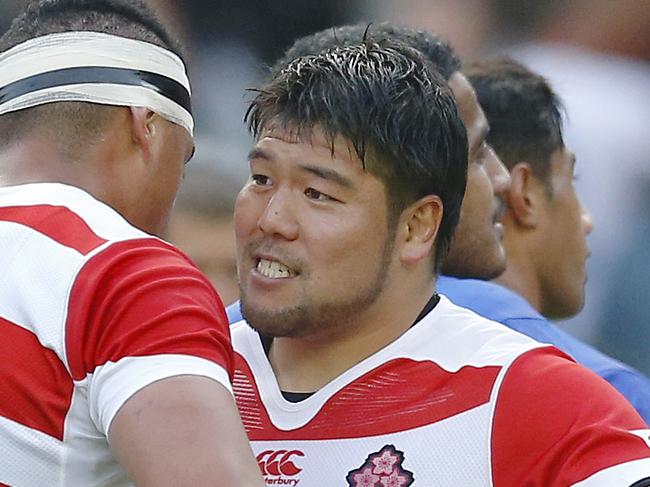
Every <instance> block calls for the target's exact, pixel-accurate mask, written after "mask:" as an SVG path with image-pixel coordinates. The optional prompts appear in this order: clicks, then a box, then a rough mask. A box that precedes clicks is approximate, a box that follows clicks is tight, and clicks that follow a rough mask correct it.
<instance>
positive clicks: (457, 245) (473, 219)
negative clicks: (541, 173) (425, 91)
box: [442, 73, 510, 279]
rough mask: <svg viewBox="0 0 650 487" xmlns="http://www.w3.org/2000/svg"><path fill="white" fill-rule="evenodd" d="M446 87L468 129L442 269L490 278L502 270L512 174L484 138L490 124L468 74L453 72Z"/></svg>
mask: <svg viewBox="0 0 650 487" xmlns="http://www.w3.org/2000/svg"><path fill="white" fill-rule="evenodd" d="M449 86H450V87H451V90H452V91H453V93H454V97H455V98H456V102H457V103H458V108H459V110H460V115H461V118H462V119H463V122H464V123H465V127H466V128H467V141H468V145H469V159H468V167H467V189H466V191H465V197H464V199H463V204H462V207H461V215H460V221H459V223H458V228H457V229H456V232H455V233H454V237H453V239H452V242H451V248H450V250H449V255H448V256H447V257H446V258H445V261H444V262H443V265H442V273H443V274H447V275H451V276H457V277H471V278H476V279H491V278H493V277H496V276H498V275H499V274H501V273H502V272H503V271H504V270H505V266H506V254H505V250H504V247H503V243H502V240H503V227H502V226H501V223H500V219H501V216H502V214H503V211H504V208H505V205H504V203H503V201H504V200H503V196H504V193H505V191H506V190H507V189H508V188H509V187H510V174H509V173H508V170H507V168H506V167H505V166H504V165H503V163H502V162H501V160H500V159H499V158H498V156H497V155H496V154H495V153H494V151H493V150H492V148H491V147H490V146H489V145H488V144H487V143H486V141H485V139H486V137H487V134H488V129H489V128H488V123H487V120H486V118H485V115H484V114H483V110H482V109H481V107H480V105H479V104H478V101H477V99H476V94H475V93H474V89H473V88H472V87H471V85H470V84H469V82H468V81H467V78H465V76H464V75H462V74H461V73H455V74H454V75H453V76H452V77H451V78H450V79H449Z"/></svg>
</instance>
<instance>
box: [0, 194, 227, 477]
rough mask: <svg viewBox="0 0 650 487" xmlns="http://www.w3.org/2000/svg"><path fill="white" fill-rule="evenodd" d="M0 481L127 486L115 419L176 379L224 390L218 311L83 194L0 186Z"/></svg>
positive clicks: (207, 290) (223, 337) (187, 278)
mask: <svg viewBox="0 0 650 487" xmlns="http://www.w3.org/2000/svg"><path fill="white" fill-rule="evenodd" d="M0 276H1V278H0V350H1V351H2V357H3V360H2V362H0V384H1V385H0V452H2V454H0V485H9V486H12V487H27V486H48V487H49V486H66V487H68V486H84V487H87V486H104V485H111V486H122V485H130V484H129V483H128V481H127V480H126V477H125V474H124V472H123V471H122V469H121V468H120V466H119V465H118V464H117V462H116V461H115V459H114V458H113V456H112V455H111V452H110V449H109V446H108V443H107V433H108V430H109V427H110V425H111V421H112V420H113V418H114V417H115V414H116V412H117V411H118V410H119V408H120V407H121V406H122V405H123V404H124V403H125V401H126V400H127V399H128V398H129V397H131V396H132V395H133V394H134V393H136V392H137V391H138V390H139V389H141V388H142V387H144V386H146V385H148V384H150V383H152V382H154V381H157V380H160V379H163V378H166V377H171V376H176V375H181V374H192V375H201V376H206V377H210V378H213V379H215V380H217V381H219V382H220V383H222V384H224V385H225V386H226V387H228V388H230V380H229V379H230V378H229V375H230V374H229V372H232V367H233V355H232V347H231V344H230V336H229V331H228V328H227V325H226V323H227V321H226V317H225V313H224V310H223V305H222V304H221V301H220V300H219V298H218V296H217V294H216V292H215V291H214V289H213V288H212V286H211V285H210V284H209V282H208V281H207V279H206V278H205V277H204V276H203V275H202V274H201V273H200V272H199V270H198V269H197V268H196V267H195V266H194V265H193V264H192V263H191V262H190V261H189V259H188V258H187V257H185V256H184V255H183V254H182V253H181V252H180V251H178V250H177V249H175V248H174V247H173V246H171V245H170V244H168V243H166V242H164V241H162V240H160V239H158V238H155V237H152V236H150V235H148V234H146V233H144V232H142V231H140V230H138V229H136V228H134V227H132V226H131V225H130V224H129V223H128V222H126V220H124V219H123V218H122V217H121V216H120V215H119V214H118V213H117V212H115V211H114V210H113V209H111V208H110V207H108V206H106V205H104V204H103V203H100V202H99V201H97V200H95V199H94V198H92V197H91V196H90V195H89V194H87V193H86V192H84V191H82V190H80V189H77V188H74V187H71V186H66V185H62V184H57V183H43V184H28V185H23V186H15V187H8V188H0Z"/></svg>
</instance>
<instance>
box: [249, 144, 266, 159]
mask: <svg viewBox="0 0 650 487" xmlns="http://www.w3.org/2000/svg"><path fill="white" fill-rule="evenodd" d="M252 159H265V160H267V161H270V160H271V156H270V155H269V153H268V152H266V151H265V150H264V149H260V148H259V147H253V148H252V149H251V151H250V152H249V153H248V160H249V161H250V160H252Z"/></svg>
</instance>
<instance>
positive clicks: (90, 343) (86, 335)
mask: <svg viewBox="0 0 650 487" xmlns="http://www.w3.org/2000/svg"><path fill="white" fill-rule="evenodd" d="M70 301H71V303H73V305H71V307H70V312H69V316H68V320H67V324H66V327H67V337H66V348H67V356H68V362H69V365H70V369H71V372H72V374H73V377H74V378H75V380H77V381H79V382H82V383H84V384H85V385H84V388H85V390H86V394H87V397H88V406H89V410H88V413H89V415H90V419H91V420H92V422H93V423H94V425H95V426H96V428H97V430H98V434H102V435H105V436H106V437H107V438H108V440H109V442H110V446H111V449H112V450H113V451H114V453H115V456H116V457H117V459H118V461H119V462H121V463H122V465H123V466H124V468H125V470H126V471H127V472H128V474H129V475H131V476H132V478H133V479H134V480H135V481H136V483H137V484H136V485H138V486H145V487H148V486H156V487H157V486H168V485H169V486H171V485H174V486H185V485H187V486H194V485H201V486H203V485H205V486H210V485H215V486H216V485H234V486H242V487H243V486H246V487H248V486H252V485H257V486H261V485H263V484H262V480H261V475H260V472H259V468H258V467H257V465H255V461H254V459H253V455H252V451H251V450H250V447H249V446H248V444H247V440H246V435H245V433H244V430H243V426H242V425H241V421H240V419H239V416H238V413H237V410H236V406H235V403H234V399H233V397H232V393H231V392H230V377H229V375H230V374H232V367H233V360H234V357H233V351H232V346H231V344H230V334H229V329H228V325H227V322H226V316H225V312H224V309H223V306H222V304H221V301H220V300H219V297H218V296H217V294H216V292H215V291H214V289H213V288H212V286H211V285H210V283H209V281H208V280H207V279H206V278H205V277H204V276H203V275H202V274H201V273H200V272H199V270H198V269H196V268H195V267H194V266H193V265H191V264H190V263H189V262H188V261H187V260H186V259H185V257H184V256H182V255H181V254H180V253H178V252H177V251H176V250H175V249H173V248H172V247H170V246H169V245H168V244H165V243H162V242H159V241H157V240H154V239H145V240H144V241H127V242H121V243H118V244H114V245H112V246H111V247H109V248H108V249H106V250H104V251H103V252H102V253H100V254H98V255H96V256H95V257H93V259H92V260H91V261H89V262H88V264H87V265H86V266H85V267H84V269H82V271H81V272H80V274H79V277H78V279H77V281H76V282H75V285H74V287H73V289H72V292H71V298H70Z"/></svg>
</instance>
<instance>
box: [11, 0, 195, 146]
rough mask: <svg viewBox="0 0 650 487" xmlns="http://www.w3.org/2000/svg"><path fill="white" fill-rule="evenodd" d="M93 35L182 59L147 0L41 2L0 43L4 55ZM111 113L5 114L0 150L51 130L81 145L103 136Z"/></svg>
mask: <svg viewBox="0 0 650 487" xmlns="http://www.w3.org/2000/svg"><path fill="white" fill-rule="evenodd" d="M71 31H89V32H101V33H105V34H113V35H117V36H120V37H126V38H129V39H135V40H139V41H144V42H149V43H151V44H155V45H157V46H160V47H163V48H165V49H167V50H170V51H172V52H174V53H175V54H177V55H178V56H179V57H181V59H182V50H181V47H180V44H179V43H178V42H177V41H175V40H174V39H173V38H172V36H171V35H170V34H169V33H168V32H167V31H166V30H165V28H164V27H163V26H162V24H161V23H160V22H159V21H158V20H157V18H156V16H155V15H154V14H153V12H152V11H151V10H150V9H149V7H147V5H146V4H145V3H144V1H143V0H39V1H32V2H30V3H28V4H27V6H26V7H25V9H24V11H23V12H22V13H21V14H20V15H18V16H17V17H16V18H15V19H14V21H13V22H12V24H11V26H10V27H9V30H8V31H7V32H6V33H5V34H4V35H3V36H2V37H1V38H0V52H4V51H6V50H8V49H11V48H12V47H14V46H16V45H18V44H21V43H23V42H26V41H28V40H30V39H34V38H37V37H40V36H44V35H47V34H55V33H59V32H71ZM111 108H112V107H109V106H103V105H99V104H93V103H83V102H59V103H50V104H46V105H40V106H36V107H32V108H28V109H24V110H20V111H16V112H11V113H7V114H5V115H0V133H2V137H0V146H4V145H7V144H8V143H11V142H13V141H15V140H16V139H18V138H20V137H21V136H23V135H24V134H26V133H28V132H30V131H31V130H36V129H43V128H48V127H49V128H51V130H53V131H54V132H55V135H56V136H57V138H59V139H60V140H66V141H67V144H68V145H69V146H70V145H76V144H80V143H83V142H84V139H87V138H88V137H93V136H97V135H98V134H101V132H102V128H103V127H105V124H106V123H107V122H108V120H109V119H110V117H111V113H112V111H111Z"/></svg>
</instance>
